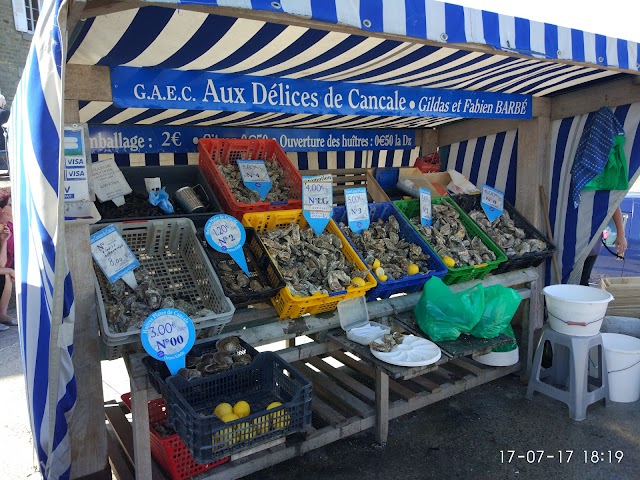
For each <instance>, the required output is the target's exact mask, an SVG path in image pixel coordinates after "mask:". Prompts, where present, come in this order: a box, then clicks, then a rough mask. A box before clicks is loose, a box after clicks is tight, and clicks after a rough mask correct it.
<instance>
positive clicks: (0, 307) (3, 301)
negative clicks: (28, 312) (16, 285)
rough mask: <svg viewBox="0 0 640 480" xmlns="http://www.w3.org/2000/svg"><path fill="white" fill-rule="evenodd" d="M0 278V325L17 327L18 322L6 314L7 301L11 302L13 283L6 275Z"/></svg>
mask: <svg viewBox="0 0 640 480" xmlns="http://www.w3.org/2000/svg"><path fill="white" fill-rule="evenodd" d="M2 276H3V277H4V288H3V289H2V295H1V296H0V323H4V324H5V325H14V326H15V325H18V321H17V320H16V319H15V318H12V317H10V316H9V315H8V314H7V309H8V308H9V301H10V300H11V292H12V290H13V282H12V281H11V278H10V277H9V276H8V275H2Z"/></svg>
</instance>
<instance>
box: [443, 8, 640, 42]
mask: <svg viewBox="0 0 640 480" xmlns="http://www.w3.org/2000/svg"><path fill="white" fill-rule="evenodd" d="M445 1H446V2H447V3H454V4H457V5H463V6H465V7H471V8H477V9H480V10H488V11H490V12H497V13H502V14H505V15H513V16H517V17H523V18H528V19H529V20H537V21H540V22H548V23H553V24H555V25H560V26H563V27H572V28H577V29H579V30H585V31H588V32H592V33H599V34H602V35H607V36H610V37H615V38H621V39H624V40H632V41H634V42H640V27H639V24H640V1H639V0H608V1H603V0H599V1H596V0H582V1H579V0H445ZM614 4H615V8H612V7H611V5H614Z"/></svg>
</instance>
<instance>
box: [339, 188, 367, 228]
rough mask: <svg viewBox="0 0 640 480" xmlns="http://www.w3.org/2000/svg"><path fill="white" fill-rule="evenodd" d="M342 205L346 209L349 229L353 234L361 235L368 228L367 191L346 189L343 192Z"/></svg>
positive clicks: (364, 189) (363, 189)
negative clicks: (343, 204)
mask: <svg viewBox="0 0 640 480" xmlns="http://www.w3.org/2000/svg"><path fill="white" fill-rule="evenodd" d="M344 203H345V207H346V209H347V219H348V221H349V228H350V229H351V230H352V231H353V232H355V233H361V232H362V231H363V230H366V229H367V228H369V222H370V220H369V201H368V200H367V189H366V188H365V187H360V188H347V189H346V190H345V191H344Z"/></svg>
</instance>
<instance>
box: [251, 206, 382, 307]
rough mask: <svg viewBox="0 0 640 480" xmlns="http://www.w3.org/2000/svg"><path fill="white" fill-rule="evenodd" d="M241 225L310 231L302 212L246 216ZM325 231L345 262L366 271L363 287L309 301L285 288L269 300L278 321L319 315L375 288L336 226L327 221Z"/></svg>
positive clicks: (314, 297)
mask: <svg viewBox="0 0 640 480" xmlns="http://www.w3.org/2000/svg"><path fill="white" fill-rule="evenodd" d="M242 223H243V224H244V225H245V226H247V227H253V228H254V229H255V230H256V231H257V232H258V233H261V232H265V231H268V230H273V229H275V228H280V227H286V226H288V225H290V224H292V223H296V224H298V225H300V228H309V224H308V223H307V221H306V219H305V218H304V216H303V215H302V210H278V211H269V212H260V213H245V215H244V217H242ZM326 231H327V232H329V233H333V234H334V235H336V236H337V237H338V238H340V240H341V241H342V253H343V254H344V256H345V257H346V259H347V260H348V261H350V262H352V263H354V264H355V265H356V267H357V268H358V270H362V271H367V276H366V278H365V279H364V285H363V286H361V287H356V286H354V285H350V286H348V287H347V289H346V292H336V293H333V294H328V295H327V294H322V293H315V294H314V295H312V296H310V297H299V296H297V295H293V294H292V293H291V290H289V287H284V288H283V289H282V290H280V291H279V292H278V294H277V295H276V296H275V297H273V298H272V299H271V301H272V302H273V305H274V306H275V307H276V310H277V311H278V315H280V318H298V317H300V316H302V315H304V314H305V313H311V314H314V313H321V312H329V311H331V310H335V309H336V308H337V307H338V302H339V301H341V300H346V299H347V298H355V297H361V296H363V295H364V294H365V293H367V291H368V290H371V289H372V288H374V287H375V286H376V285H377V282H376V280H375V278H374V277H373V275H372V274H371V272H369V269H368V268H367V266H366V265H365V264H364V262H363V261H362V260H361V259H360V257H359V256H358V254H357V253H356V252H355V251H354V250H353V248H352V247H351V244H350V243H349V241H348V240H347V239H346V238H345V237H344V235H343V234H342V232H340V229H339V228H338V225H336V223H335V222H334V221H333V220H329V224H328V225H327V228H326Z"/></svg>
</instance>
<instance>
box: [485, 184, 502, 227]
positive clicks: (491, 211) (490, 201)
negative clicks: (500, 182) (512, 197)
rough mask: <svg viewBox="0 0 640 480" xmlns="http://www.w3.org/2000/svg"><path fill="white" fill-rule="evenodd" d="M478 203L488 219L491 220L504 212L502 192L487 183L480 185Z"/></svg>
mask: <svg viewBox="0 0 640 480" xmlns="http://www.w3.org/2000/svg"><path fill="white" fill-rule="evenodd" d="M480 205H481V206H482V210H484V213H485V215H486V216H487V218H488V219H489V221H490V222H493V221H494V220H496V219H497V218H498V217H499V216H500V215H502V212H504V192H502V191H500V190H496V189H495V188H493V187H490V186H488V185H482V197H481V198H480Z"/></svg>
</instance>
